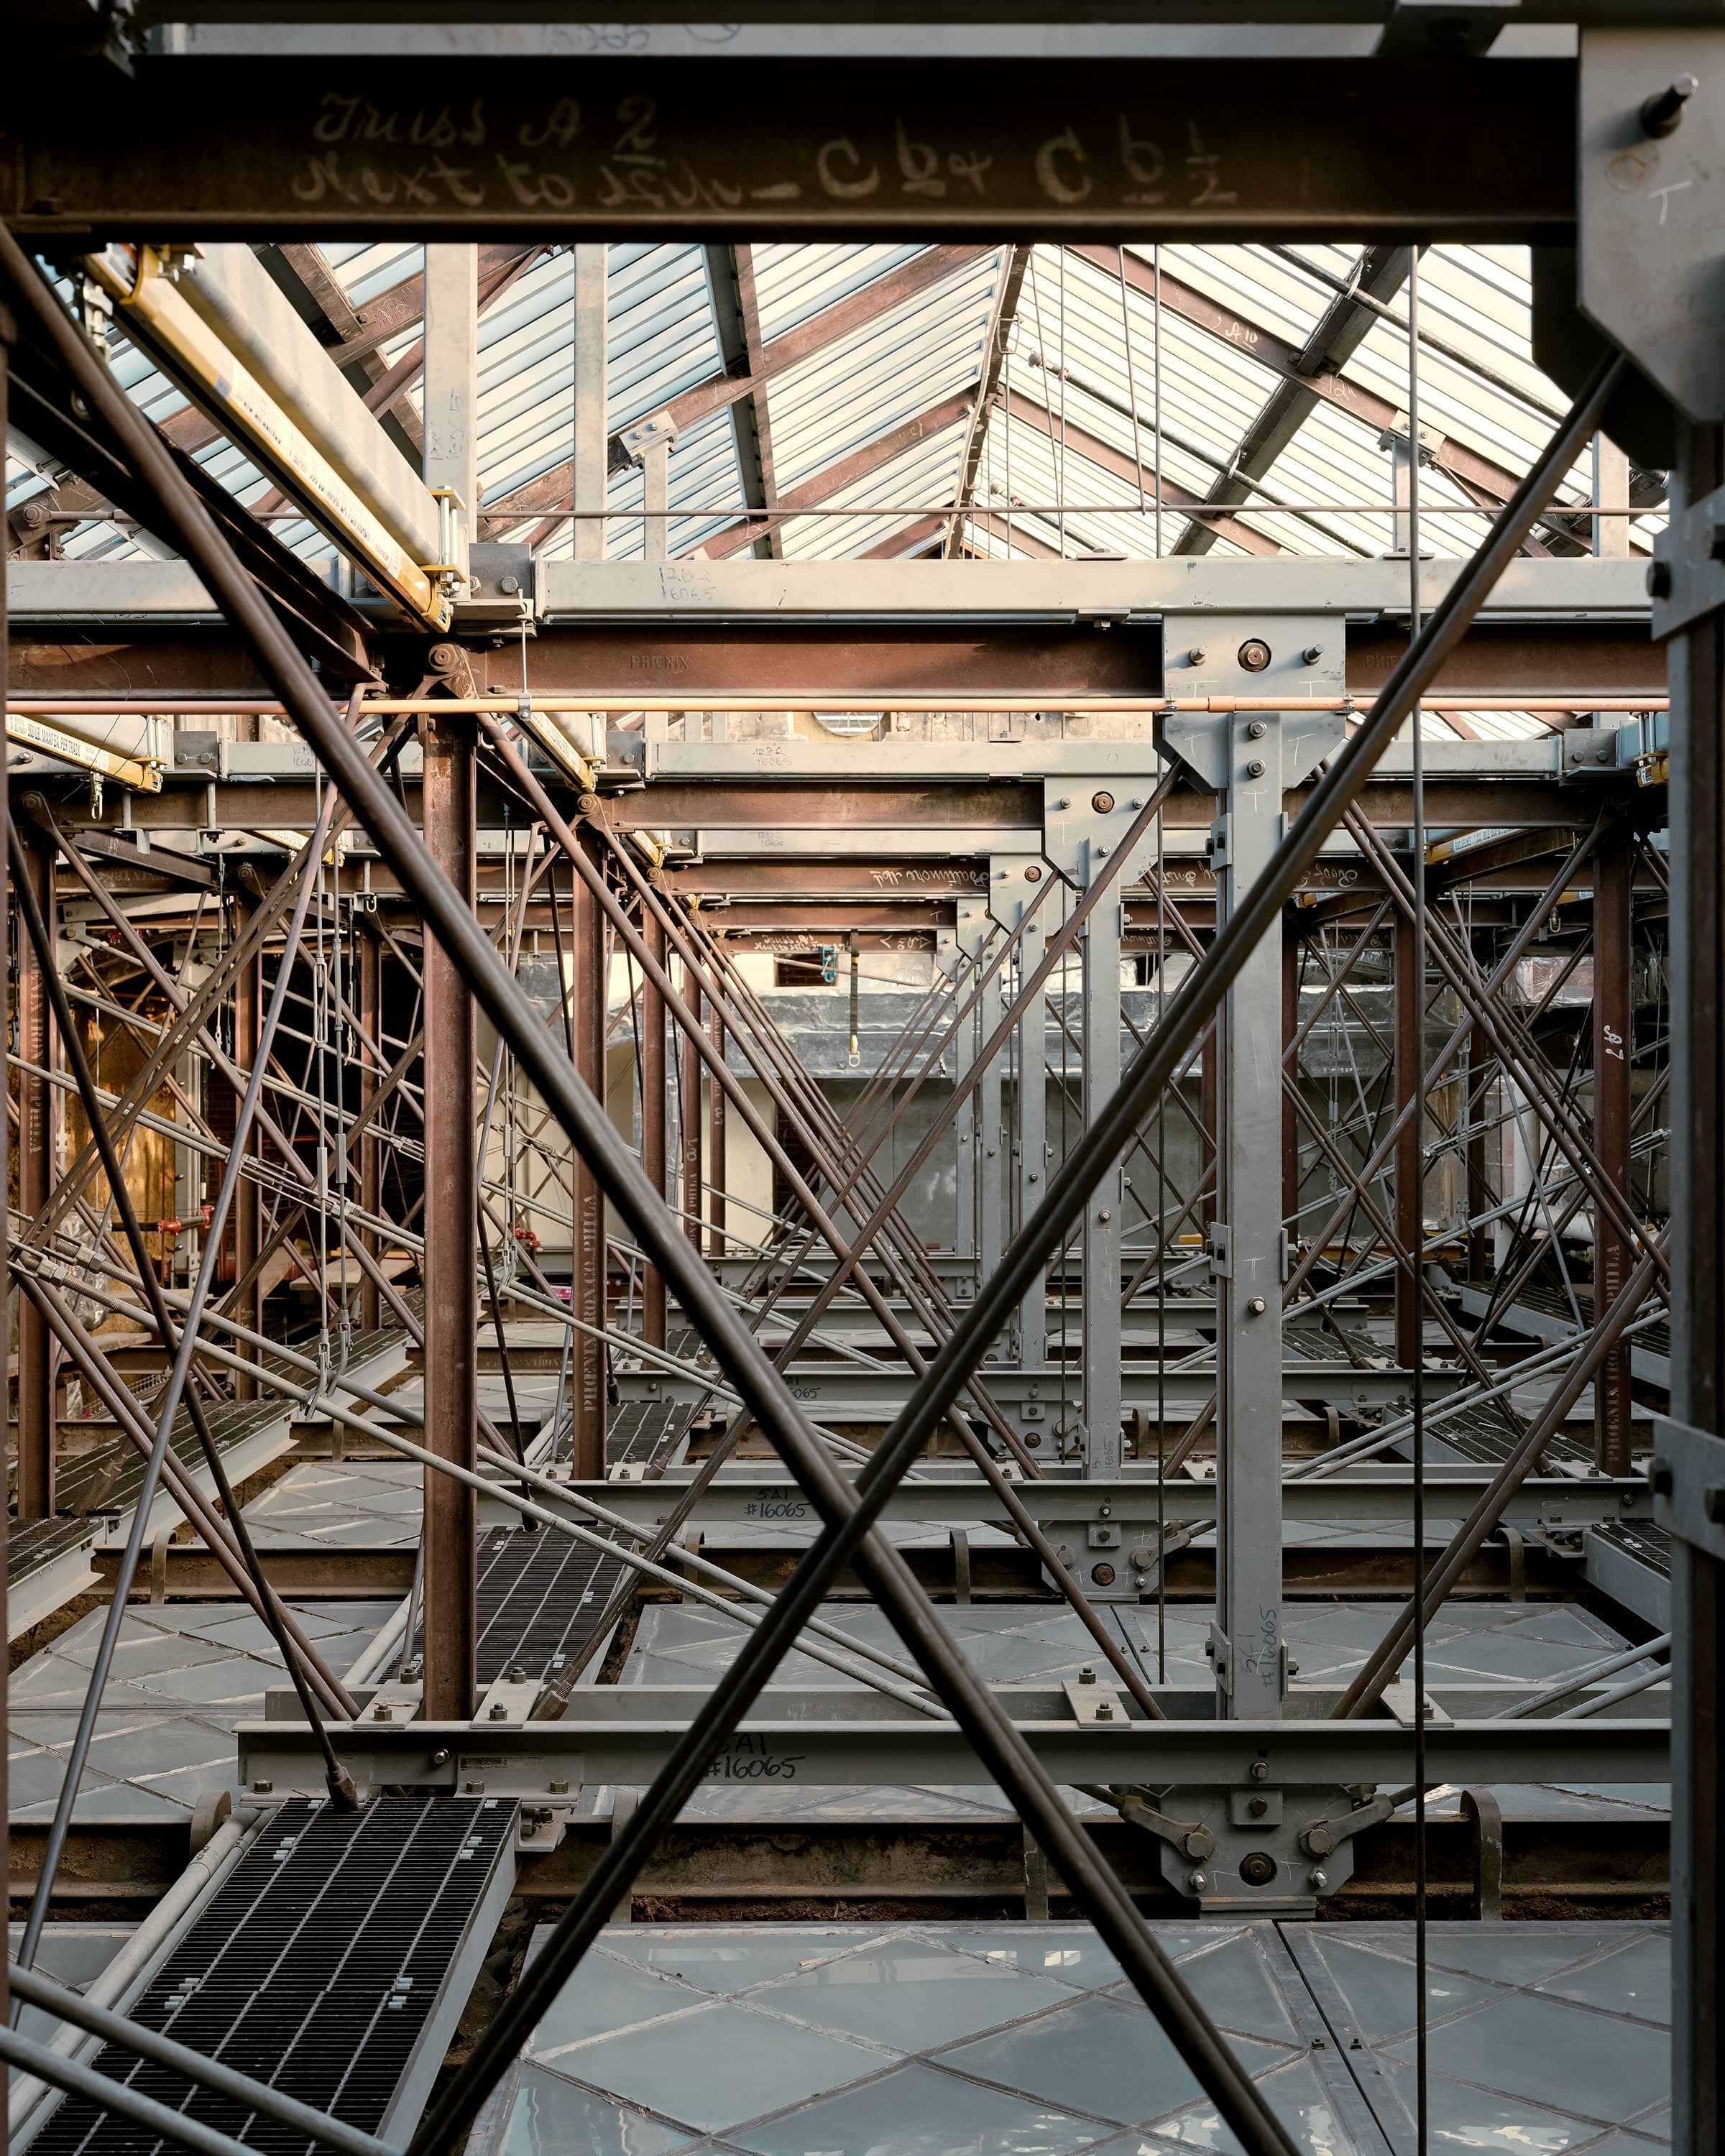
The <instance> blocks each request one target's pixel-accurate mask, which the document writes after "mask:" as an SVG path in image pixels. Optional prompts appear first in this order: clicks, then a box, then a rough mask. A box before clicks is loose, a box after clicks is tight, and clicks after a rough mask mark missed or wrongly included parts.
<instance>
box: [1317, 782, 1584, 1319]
mask: <svg viewBox="0 0 1725 2156" xmlns="http://www.w3.org/2000/svg"><path fill="white" fill-rule="evenodd" d="M1349 746H1350V747H1352V743H1350V744H1349ZM1304 820H1305V819H1304V818H1303V817H1302V818H1301V822H1302V823H1303V822H1304ZM1599 829H1600V827H1599V824H1594V828H1593V829H1592V830H1591V831H1589V832H1588V833H1586V834H1584V836H1583V837H1582V838H1581V839H1579V841H1578V842H1577V844H1576V845H1575V847H1574V850H1573V851H1572V852H1571V854H1570V855H1569V857H1568V860H1566V861H1565V862H1564V863H1563V866H1562V867H1561V868H1560V869H1559V870H1558V872H1557V874H1556V875H1554V876H1553V878H1552V880H1551V881H1550V883H1549V884H1548V885H1547V886H1546V890H1545V893H1544V896H1543V897H1542V898H1541V899H1540V900H1539V901H1538V904H1537V905H1536V906H1534V908H1533V910H1532V912H1531V913H1530V914H1529V916H1528V917H1527V921H1525V922H1523V924H1522V927H1521V929H1520V930H1519V932H1517V936H1516V937H1515V940H1514V942H1512V943H1511V945H1510V947H1509V948H1508V950H1507V951H1506V952H1504V954H1503V956H1502V958H1500V959H1499V960H1498V962H1497V965H1496V966H1495V967H1494V968H1492V970H1491V977H1490V978H1489V979H1488V980H1487V981H1486V985H1485V989H1484V993H1485V995H1486V997H1488V998H1489V997H1491V996H1494V995H1496V994H1497V991H1498V990H1499V988H1502V985H1503V983H1505V981H1507V979H1508V978H1509V976H1510V973H1512V970H1513V969H1514V967H1515V964H1516V962H1517V959H1518V958H1520V957H1521V956H1522V952H1525V951H1526V949H1527V946H1528V945H1529V944H1530V943H1531V942H1532V941H1533V938H1534V937H1535V936H1537V935H1538V932H1539V924H1540V923H1541V921H1543V920H1544V918H1545V916H1546V915H1547V914H1548V912H1549V911H1551V908H1552V906H1554V905H1555V904H1556V902H1557V896H1558V893H1559V892H1560V891H1563V890H1564V889H1565V888H1566V887H1567V886H1568V883H1569V880H1570V879H1571V878H1572V877H1573V876H1574V873H1575V871H1576V870H1577V869H1578V868H1579V866H1580V865H1581V864H1582V862H1583V861H1584V860H1586V859H1587V857H1588V855H1589V854H1590V853H1591V852H1592V851H1593V849H1594V844H1595V843H1596V842H1597V839H1598V838H1599ZM1473 1029H1474V1020H1473V1019H1472V1017H1471V1015H1469V1016H1465V1017H1464V1018H1463V1019H1462V1020H1461V1024H1459V1025H1457V1026H1456V1027H1455V1029H1454V1030H1453V1031H1452V1032H1451V1034H1450V1037H1449V1039H1447V1040H1446V1041H1445V1043H1444V1045H1443V1046H1442V1048H1440V1050H1438V1052H1437V1054H1436V1055H1435V1056H1433V1057H1432V1058H1431V1060H1430V1063H1429V1064H1428V1065H1427V1068H1428V1070H1430V1071H1431V1072H1432V1073H1434V1074H1435V1073H1437V1072H1440V1071H1442V1070H1445V1068H1446V1067H1447V1066H1448V1065H1449V1063H1450V1060H1451V1059H1452V1058H1453V1057H1454V1056H1455V1055H1459V1054H1460V1053H1461V1045H1462V1043H1463V1042H1464V1041H1465V1040H1466V1039H1467V1036H1468V1035H1469V1034H1470V1033H1471V1032H1472V1031H1473ZM1413 1119H1414V1103H1413V1102H1412V1101H1409V1102H1408V1103H1407V1105H1406V1106H1404V1107H1403V1108H1401V1109H1400V1110H1399V1111H1398V1112H1397V1114H1396V1116H1395V1117H1394V1120H1393V1121H1392V1122H1391V1123H1390V1126H1389V1129H1388V1130H1387V1131H1386V1132H1384V1135H1383V1137H1380V1138H1379V1139H1378V1142H1377V1144H1376V1146H1374V1147H1373V1150H1372V1152H1371V1154H1370V1157H1369V1158H1368V1159H1367V1160H1366V1161H1365V1162H1364V1163H1363V1164H1362V1165H1361V1167H1360V1168H1359V1171H1358V1181H1359V1182H1360V1183H1370V1182H1371V1181H1373V1178H1375V1177H1376V1176H1377V1174H1378V1171H1379V1169H1380V1168H1383V1166H1384V1163H1385V1162H1386V1161H1387V1160H1388V1159H1389V1157H1390V1155H1391V1153H1392V1152H1394V1150H1395V1142H1396V1140H1397V1139H1398V1138H1399V1137H1400V1135H1401V1133H1402V1132H1404V1130H1405V1129H1406V1128H1407V1127H1408V1125H1409V1123H1410V1122H1412V1121H1413ZM1353 1202H1354V1201H1353V1194H1352V1193H1349V1194H1348V1196H1346V1197H1344V1198H1343V1200H1342V1202H1341V1203H1340V1204H1338V1205H1337V1207H1336V1209H1335V1210H1334V1211H1333V1212H1332V1214H1330V1217H1329V1219H1327V1221H1326V1222H1325V1223H1324V1225H1323V1227H1322V1229H1321V1230H1320V1232H1319V1233H1318V1234H1317V1235H1315V1236H1314V1237H1313V1238H1312V1245H1311V1247H1310V1248H1309V1249H1308V1250H1307V1253H1306V1255H1305V1256H1304V1257H1303V1258H1301V1260H1300V1262H1299V1264H1298V1265H1296V1266H1295V1267H1294V1269H1293V1271H1292V1272H1291V1274H1290V1275H1289V1276H1288V1283H1287V1286H1286V1287H1285V1288H1284V1289H1283V1291H1282V1300H1283V1301H1284V1302H1291V1301H1293V1299H1294V1297H1295V1296H1296V1295H1298V1293H1299V1292H1300V1290H1301V1288H1302V1287H1303V1286H1305V1285H1306V1282H1307V1279H1308V1278H1309V1276H1311V1274H1312V1270H1313V1269H1314V1267H1315V1266H1316V1265H1317V1264H1318V1262H1319V1261H1320V1260H1321V1259H1322V1256H1323V1254H1324V1250H1325V1249H1326V1247H1327V1245H1328V1243H1329V1239H1330V1237H1331V1235H1332V1234H1333V1233H1334V1232H1335V1230H1336V1229H1337V1228H1338V1227H1339V1226H1340V1225H1341V1224H1342V1220H1343V1215H1344V1214H1347V1213H1348V1212H1350V1211H1351V1210H1352V1209H1353Z"/></svg>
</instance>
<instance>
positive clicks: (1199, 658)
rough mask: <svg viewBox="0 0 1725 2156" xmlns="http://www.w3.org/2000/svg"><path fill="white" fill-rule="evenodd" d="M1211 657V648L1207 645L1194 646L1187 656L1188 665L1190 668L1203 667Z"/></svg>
mask: <svg viewBox="0 0 1725 2156" xmlns="http://www.w3.org/2000/svg"><path fill="white" fill-rule="evenodd" d="M1209 655H1210V648H1209V645H1208V644H1194V645H1193V647H1192V649H1190V650H1189V652H1188V653H1187V654H1186V664H1187V665H1189V666H1202V665H1203V664H1204V660H1206V659H1208V658H1209Z"/></svg>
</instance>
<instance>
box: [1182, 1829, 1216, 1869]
mask: <svg viewBox="0 0 1725 2156" xmlns="http://www.w3.org/2000/svg"><path fill="white" fill-rule="evenodd" d="M1180 1849H1181V1851H1182V1853H1183V1855H1185V1856H1189V1857H1190V1858H1191V1859H1192V1861H1193V1862H1194V1864H1202V1863H1203V1862H1204V1860H1205V1858H1206V1857H1210V1856H1214V1855H1215V1853H1216V1837H1215V1836H1214V1835H1213V1834H1212V1833H1211V1832H1210V1830H1209V1828H1208V1827H1207V1826H1194V1827H1190V1828H1189V1829H1188V1830H1187V1831H1186V1832H1185V1833H1184V1834H1183V1835H1181V1837H1180Z"/></svg>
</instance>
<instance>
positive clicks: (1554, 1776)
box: [236, 1686, 1671, 1797]
mask: <svg viewBox="0 0 1725 2156" xmlns="http://www.w3.org/2000/svg"><path fill="white" fill-rule="evenodd" d="M615 1689H616V1690H617V1691H618V1692H619V1695H622V1694H626V1693H629V1692H634V1691H635V1689H636V1688H635V1687H634V1686H628V1687H623V1686H619V1687H616V1688H615ZM704 1697H705V1695H704V1694H701V1693H699V1692H694V1691H690V1692H677V1693H674V1694H673V1695H672V1697H671V1698H670V1700H667V1701H665V1702H664V1704H663V1707H662V1708H661V1718H660V1719H659V1720H657V1721H654V1720H649V1719H646V1718H643V1719H641V1720H639V1721H636V1720H623V1719H619V1720H616V1721H610V1720H607V1721H604V1722H599V1721H596V1720H592V1719H582V1720H575V1719H572V1718H568V1719H565V1720H563V1721H561V1722H526V1723H521V1722H485V1723H475V1722H399V1723H392V1724H384V1723H381V1722H357V1723H354V1724H352V1725H350V1726H348V1727H332V1728H331V1732H330V1734H331V1738H332V1740H333V1742H334V1743H335V1746H336V1753H337V1756H338V1757H339V1758H341V1763H342V1764H343V1765H344V1766H345V1767H346V1768H347V1771H348V1772H349V1773H350V1774H352V1777H353V1779H354V1781H355V1783H356V1784H358V1785H359V1786H361V1787H362V1788H364V1787H369V1788H372V1789H378V1788H382V1787H384V1786H387V1785H388V1784H403V1783H406V1784H415V1785H418V1786H421V1787H429V1788H432V1789H452V1790H453V1789H467V1788H470V1787H471V1785H472V1784H474V1783H475V1782H477V1783H479V1784H481V1785H482V1786H483V1788H484V1790H485V1794H486V1795H488V1796H524V1797H525V1796H535V1795H537V1796H543V1794H545V1792H546V1791H547V1789H549V1787H550V1785H551V1784H552V1782H553V1781H557V1782H561V1783H566V1784H567V1785H568V1786H569V1787H570V1789H573V1788H575V1787H576V1786H577V1785H578V1784H582V1785H596V1784H611V1785H612V1786H614V1787H617V1786H621V1787H624V1788H629V1787H637V1788H639V1787H640V1786H642V1785H643V1784H647V1783H649V1782H650V1781H651V1780H652V1779H653V1778H654V1776H655V1774H657V1773H658V1772H659V1770H660V1768H661V1767H662V1766H663V1765H664V1763H665V1760H666V1759H667V1758H669V1757H670V1754H671V1753H672V1752H673V1751H674V1750H675V1747H676V1745H677V1743H679V1741H680V1739H681V1738H682V1737H683V1735H684V1732H685V1729H686V1728H687V1727H688V1721H689V1717H690V1716H691V1714H692V1713H694V1712H696V1710H697V1709H698V1707H699V1706H700V1704H701V1701H702V1699H703V1698H704ZM804 1697H805V1698H807V1697H810V1696H809V1695H804ZM814 1697H819V1696H818V1695H815V1696H814ZM828 1697H829V1698H831V1697H833V1696H832V1695H829V1696H828ZM839 1697H840V1698H842V1697H844V1696H843V1695H839ZM996 1697H997V1699H998V1700H1000V1701H1001V1702H1003V1703H1005V1702H1009V1700H1010V1697H1011V1695H1010V1694H1009V1693H1008V1692H1004V1691H1003V1692H998V1693H997V1694H996ZM1322 1697H1327V1695H1317V1696H1315V1702H1316V1699H1317V1698H1322ZM1049 1703H1050V1705H1052V1704H1053V1702H1049ZM653 1704H654V1702H652V1700H651V1696H650V1694H644V1693H643V1694H639V1695H638V1696H637V1697H634V1698H633V1699H629V1701H628V1702H627V1707H628V1708H634V1709H637V1710H639V1709H643V1708H647V1709H650V1707H651V1706H652V1705H653ZM776 1704H777V1702H776V1701H775V1698H774V1696H773V1693H772V1692H770V1691H769V1692H768V1693H767V1694H766V1695H764V1697H763V1698H762V1702H761V1705H762V1707H763V1708H764V1710H765V1712H762V1713H760V1714H758V1715H756V1716H752V1717H751V1718H750V1719H749V1721H747V1722H745V1723H744V1725H743V1726H742V1727H741V1728H739V1729H737V1731H736V1732H733V1733H732V1735H731V1736H730V1737H729V1738H727V1739H726V1741H725V1742H724V1743H722V1744H721V1746H720V1747H719V1748H717V1749H716V1751H715V1753H714V1754H713V1756H712V1759H711V1764H710V1765H709V1767H708V1768H707V1770H706V1779H707V1781H708V1782H709V1783H711V1784H718V1785H732V1784H738V1783H745V1782H747V1783H754V1784H759V1785H762V1786H767V1787H783V1785H784V1784H787V1783H789V1782H800V1783H803V1784H812V1785H814V1786H816V1787H832V1786H834V1785H839V1786H843V1785H845V1784H856V1783H865V1784H880V1783H889V1784H908V1785H912V1786H914V1785H916V1784H930V1783H935V1784H949V1785H952V1786H955V1787H963V1788H975V1787H979V1786H983V1785H984V1784H990V1783H991V1782H992V1780H993V1777H992V1776H991V1775H990V1774H989V1772H988V1768H987V1766H986V1765H985V1764H984V1763H983V1762H982V1761H981V1760H980V1759H978V1756H977V1754H976V1753H975V1751H974V1750H973V1748H972V1747H971V1745H970V1743H969V1742H968V1739H967V1738H966V1737H965V1735H964V1733H963V1731H961V1730H959V1729H957V1727H942V1725H941V1724H939V1723H936V1722H928V1721H927V1720H924V1719H922V1718H920V1717H919V1718H917V1719H916V1720H914V1721H912V1720H910V1719H906V1721H902V1722H900V1721H896V1720H892V1719H889V1718H887V1717H886V1715H885V1714H884V1713H882V1712H881V1711H880V1704H879V1703H878V1702H875V1701H873V1700H871V1701H870V1707H871V1709H872V1710H873V1712H872V1716H871V1718H870V1719H868V1720H855V1721H853V1720H850V1719H849V1718H848V1717H847V1718H842V1719H839V1718H834V1719H829V1720H825V1721H815V1720H812V1719H811V1720H808V1721H802V1720H798V1721H787V1720H782V1719H780V1718H779V1717H778V1716H777V1715H776V1714H774V1713H773V1707H774V1706H775V1705H776ZM1062 1704H1064V1702H1062ZM587 1707H588V1695H583V1697H581V1699H580V1702H579V1708H578V1711H584V1710H586V1709H587ZM625 1711H627V1710H625ZM837 1712H838V1713H839V1714H842V1712H843V1710H842V1708H839V1709H838V1710H837ZM907 1712H908V1711H907ZM1056 1713H1057V1714H1058V1713H1059V1710H1056ZM1017 1727H1018V1728H1019V1734H1020V1735H1021V1737H1022V1738H1024V1739H1025V1740H1026V1741H1027V1742H1028V1743H1029V1748H1030V1749H1031V1750H1032V1752H1033V1753H1034V1754H1035V1756H1036V1758H1037V1759H1038V1761H1039V1762H1040V1764H1041V1766H1042V1768H1043V1770H1044V1772H1045V1774H1047V1775H1048V1776H1049V1778H1050V1779H1051V1780H1052V1781H1054V1782H1055V1784H1060V1785H1064V1786H1065V1787H1068V1788H1070V1786H1071V1785H1072V1784H1074V1783H1077V1782H1137V1783H1146V1784H1151V1785H1152V1786H1153V1787H1155V1788H1158V1789H1163V1788H1167V1787H1168V1785H1169V1784H1180V1785H1192V1784H1196V1785H1205V1786H1209V1787H1216V1786H1220V1787H1224V1788H1250V1787H1252V1786H1254V1785H1255V1784H1257V1783H1259V1782H1260V1781H1261V1780H1263V1779H1266V1778H1265V1775H1264V1771H1263V1769H1264V1765H1265V1763H1267V1764H1268V1768H1269V1775H1268V1779H1269V1780H1270V1781H1271V1782H1272V1783H1276V1784H1290V1785H1314V1786H1317V1787H1329V1788H1332V1789H1339V1788H1342V1787H1344V1786H1346V1785H1348V1784H1355V1783H1372V1784H1379V1785H1382V1786H1384V1787H1389V1788H1394V1787H1395V1786H1396V1785H1397V1784H1400V1783H1403V1782H1405V1781H1406V1779H1408V1777H1409V1774H1411V1773H1412V1771H1413V1764H1414V1732H1412V1730H1411V1729H1407V1728H1404V1727H1402V1726H1401V1725H1400V1724H1399V1722H1393V1721H1384V1722H1335V1721H1328V1720H1324V1719H1312V1720H1301V1721H1284V1722H1207V1721H1199V1720H1195V1719H1194V1720H1189V1721H1186V1720H1174V1719H1170V1720H1168V1721H1165V1722H1139V1721H1122V1722H1120V1723H1118V1724H1117V1725H1116V1726H1113V1727H1109V1726H1106V1725H1104V1726H1103V1727H1096V1725H1094V1724H1091V1725H1090V1726H1088V1727H1085V1726H1081V1725H1080V1724H1079V1723H1077V1722H1074V1721H1073V1720H1071V1719H1070V1715H1069V1714H1060V1715H1059V1718H1055V1717H1050V1718H1049V1719H1047V1720H1039V1721H1034V1722H1019V1723H1018V1724H1017ZM236 1735H237V1738H238V1741H239V1777H240V1779H241V1780H242V1782H248V1783H249V1782H252V1781H260V1780H261V1781H273V1782H274V1783H275V1785H276V1787H277V1788H278V1789H292V1788H295V1786H298V1785H300V1784H303V1783H304V1782H305V1779H306V1777H307V1775H308V1774H313V1773H314V1772H315V1768H316V1760H317V1754H316V1749H315V1747H314V1746H313V1743H312V1740H311V1732H310V1731H309V1730H305V1729H303V1728H302V1727H299V1726H298V1725H296V1724H294V1723H290V1722H242V1723H241V1724H240V1725H239V1729H238V1731H237V1732H236ZM1426 1760H1427V1764H1428V1768H1429V1771H1430V1773H1431V1774H1434V1775H1435V1776H1437V1777H1440V1779H1443V1780H1445V1781H1448V1782H1452V1783H1455V1784H1461V1785H1463V1786H1467V1785H1469V1784H1479V1783H1486V1784H1491V1783H1499V1782H1507V1783H1527V1782H1541V1783H1549V1782H1564V1781H1599V1782H1625V1783H1644V1784H1645V1783H1660V1782H1664V1781H1666V1780H1667V1779H1669V1777H1670V1773H1671V1755H1670V1732H1669V1728H1668V1726H1667V1724H1666V1722H1663V1721H1659V1720H1651V1719H1650V1720H1635V1721H1615V1720H1608V1719H1606V1718H1605V1717H1603V1716H1596V1717H1588V1718H1586V1719H1584V1720H1581V1721H1578V1722H1551V1721H1540V1720H1536V1719H1533V1718H1531V1717H1530V1718H1527V1719H1524V1720H1519V1721H1502V1720H1500V1719H1497V1718H1496V1717H1488V1718H1486V1719H1484V1720H1480V1721H1471V1720H1466V1721H1464V1720H1453V1721H1450V1722H1444V1723H1436V1724H1434V1725H1433V1726H1431V1727H1430V1728H1429V1729H1428V1731H1427V1732H1426ZM1255 1768H1256V1769H1257V1772H1256V1773H1255V1772H1254V1769H1255ZM312 1786H316V1781H315V1780H314V1782H313V1784H312Z"/></svg>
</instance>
